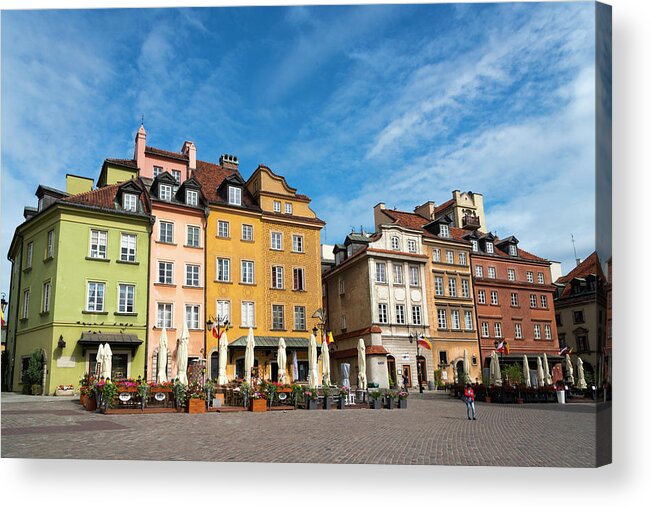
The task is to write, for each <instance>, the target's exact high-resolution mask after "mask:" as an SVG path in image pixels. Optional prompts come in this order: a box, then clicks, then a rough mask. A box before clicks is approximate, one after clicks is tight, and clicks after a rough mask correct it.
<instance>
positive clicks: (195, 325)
mask: <svg viewBox="0 0 651 507" xmlns="http://www.w3.org/2000/svg"><path fill="white" fill-rule="evenodd" d="M195 319H196V320H195ZM185 322H186V324H187V325H188V329H190V330H197V329H201V328H202V326H201V305H197V304H187V305H185Z"/></svg>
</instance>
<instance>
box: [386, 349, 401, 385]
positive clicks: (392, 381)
mask: <svg viewBox="0 0 651 507" xmlns="http://www.w3.org/2000/svg"><path fill="white" fill-rule="evenodd" d="M387 372H388V373H389V385H390V386H392V385H393V386H397V385H398V378H397V376H396V359H395V357H393V356H387Z"/></svg>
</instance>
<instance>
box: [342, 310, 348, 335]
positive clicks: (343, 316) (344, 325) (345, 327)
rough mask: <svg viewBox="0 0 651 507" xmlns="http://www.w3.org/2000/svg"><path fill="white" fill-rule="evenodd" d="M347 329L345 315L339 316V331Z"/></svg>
mask: <svg viewBox="0 0 651 507" xmlns="http://www.w3.org/2000/svg"><path fill="white" fill-rule="evenodd" d="M344 329H348V323H347V322H346V314H345V313H342V314H341V330H342V331H343V330H344Z"/></svg>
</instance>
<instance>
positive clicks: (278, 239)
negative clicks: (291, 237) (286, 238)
mask: <svg viewBox="0 0 651 507" xmlns="http://www.w3.org/2000/svg"><path fill="white" fill-rule="evenodd" d="M271 249H272V250H282V249H283V234H282V232H272V233H271Z"/></svg>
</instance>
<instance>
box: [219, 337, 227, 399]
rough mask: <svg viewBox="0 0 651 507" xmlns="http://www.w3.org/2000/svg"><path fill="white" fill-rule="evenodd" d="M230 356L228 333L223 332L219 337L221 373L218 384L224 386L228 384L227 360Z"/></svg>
mask: <svg viewBox="0 0 651 507" xmlns="http://www.w3.org/2000/svg"><path fill="white" fill-rule="evenodd" d="M227 355H228V337H227V336H226V331H222V335H221V336H220V337H219V359H218V361H219V371H218V372H217V383H218V384H219V385H220V386H223V385H224V384H226V383H227V382H228V379H227V378H226V358H227Z"/></svg>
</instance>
